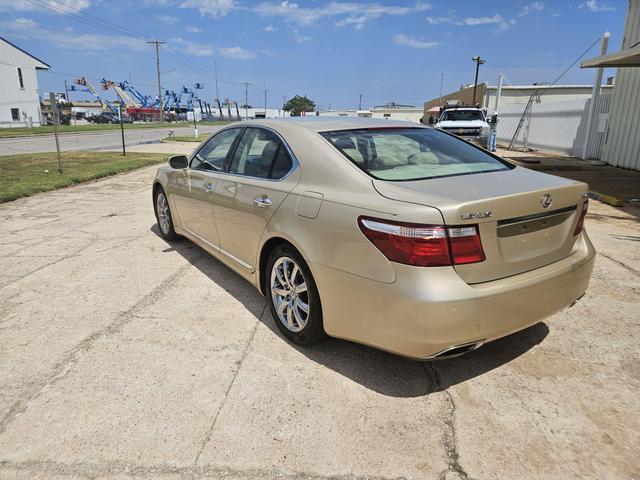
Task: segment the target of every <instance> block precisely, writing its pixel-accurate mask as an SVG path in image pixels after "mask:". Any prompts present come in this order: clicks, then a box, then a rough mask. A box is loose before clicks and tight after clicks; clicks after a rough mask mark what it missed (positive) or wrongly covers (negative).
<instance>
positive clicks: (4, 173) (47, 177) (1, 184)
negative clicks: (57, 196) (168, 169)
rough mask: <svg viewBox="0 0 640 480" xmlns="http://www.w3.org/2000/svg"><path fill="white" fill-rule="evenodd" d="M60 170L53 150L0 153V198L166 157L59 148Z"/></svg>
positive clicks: (152, 163) (63, 185) (15, 195)
mask: <svg viewBox="0 0 640 480" xmlns="http://www.w3.org/2000/svg"><path fill="white" fill-rule="evenodd" d="M62 159H63V161H64V173H63V174H60V173H58V157H57V156H56V154H55V153H27V154H21V155H6V156H0V202H8V201H10V200H15V199H16V198H20V197H27V196H29V195H33V194H35V193H38V192H46V191H49V190H55V189H56V188H62V187H66V186H68V185H73V184H75V183H82V182H87V181H89V180H94V179H96V178H102V177H107V176H109V175H115V174H117V173H121V172H126V171H129V170H134V169H136V168H141V167H146V166H148V165H154V164H158V163H162V162H164V161H166V159H167V155H165V154H162V153H130V154H128V155H127V156H126V157H123V156H122V154H121V153H119V152H63V153H62Z"/></svg>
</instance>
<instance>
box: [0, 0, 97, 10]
mask: <svg viewBox="0 0 640 480" xmlns="http://www.w3.org/2000/svg"><path fill="white" fill-rule="evenodd" d="M90 6H91V0H43V1H41V2H38V3H31V2H28V1H25V0H0V11H5V10H18V11H40V12H48V13H49V12H50V13H56V12H57V13H73V12H77V11H80V10H85V9H87V8H89V7H90Z"/></svg>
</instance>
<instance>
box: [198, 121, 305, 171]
mask: <svg viewBox="0 0 640 480" xmlns="http://www.w3.org/2000/svg"><path fill="white" fill-rule="evenodd" d="M232 128H239V129H241V130H242V132H241V135H244V132H245V131H246V130H247V128H258V129H262V130H267V131H269V132H272V133H274V134H275V135H276V136H277V137H278V138H279V139H280V141H281V142H282V145H284V147H285V149H286V150H287V153H288V154H289V157H290V158H291V168H290V169H289V171H288V172H287V173H286V174H285V175H283V176H282V177H280V178H264V177H254V176H251V175H243V174H240V173H231V172H227V171H222V170H221V171H215V172H212V171H209V173H215V174H219V175H227V176H229V177H237V178H251V179H254V180H264V181H266V182H282V181H284V180H286V179H287V178H289V176H290V175H291V174H292V173H293V172H294V171H295V170H296V169H297V168H298V167H299V166H300V162H299V161H298V158H297V157H296V156H295V154H294V153H293V150H291V147H290V146H289V144H288V143H287V142H286V141H285V139H284V137H283V136H282V135H280V133H278V132H277V131H276V130H274V129H273V128H270V127H265V126H262V125H247V126H245V125H242V126H238V125H234V126H229V127H226V128H223V129H221V130H218V131H217V132H215V133H213V134H212V135H211V136H210V137H209V138H207V140H205V141H204V142H203V143H202V145H201V146H200V148H198V150H196V151H195V152H194V153H193V154H192V155H191V157H190V158H189V170H191V159H192V158H193V157H195V156H196V155H197V154H198V152H199V151H200V150H201V149H202V148H203V147H204V145H205V144H206V143H207V142H208V141H209V140H210V139H211V138H213V137H214V136H216V135H218V134H219V133H222V132H224V131H225V130H231V129H232ZM234 154H235V150H234ZM225 168H226V165H225ZM195 171H197V172H199V171H201V170H195Z"/></svg>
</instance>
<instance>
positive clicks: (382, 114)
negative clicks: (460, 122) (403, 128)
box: [319, 103, 424, 123]
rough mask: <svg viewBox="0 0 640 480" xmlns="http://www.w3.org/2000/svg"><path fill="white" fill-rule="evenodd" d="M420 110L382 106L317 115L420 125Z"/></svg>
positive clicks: (404, 106)
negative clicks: (400, 121)
mask: <svg viewBox="0 0 640 480" xmlns="http://www.w3.org/2000/svg"><path fill="white" fill-rule="evenodd" d="M423 113H424V112H423V110H422V108H416V107H414V106H413V105H396V104H393V103H391V104H389V105H382V106H378V107H373V108H372V109H370V110H324V111H321V112H320V113H319V116H321V117H360V118H363V117H364V118H382V119H388V120H402V121H407V122H416V123H420V119H421V118H422V115H423Z"/></svg>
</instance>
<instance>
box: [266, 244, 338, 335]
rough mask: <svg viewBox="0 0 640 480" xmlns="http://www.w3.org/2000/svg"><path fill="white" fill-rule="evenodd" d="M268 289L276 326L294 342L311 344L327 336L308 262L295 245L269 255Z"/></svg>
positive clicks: (284, 247)
mask: <svg viewBox="0 0 640 480" xmlns="http://www.w3.org/2000/svg"><path fill="white" fill-rule="evenodd" d="M285 270H286V272H287V273H286V274H285V273H284V272H285ZM292 274H293V278H292V277H291V275H292ZM302 288H304V290H302ZM265 291H266V293H267V299H268V302H269V307H270V309H271V315H272V316H273V319H274V321H275V322H276V325H277V326H278V328H279V329H280V331H281V332H282V334H283V335H284V336H285V337H287V338H288V339H289V340H290V341H291V342H293V343H295V344H296V345H312V344H314V343H317V342H319V341H321V340H323V339H324V338H326V333H325V332H324V328H323V326H322V305H321V304H320V296H319V295H318V288H317V287H316V283H315V281H314V280H313V276H312V275H311V271H310V270H309V267H308V266H307V263H306V262H305V261H304V259H303V258H302V256H301V255H300V254H299V253H298V251H297V250H295V249H294V248H293V247H291V246H289V245H280V246H278V247H276V248H275V249H274V250H273V251H272V252H271V255H269V261H268V262H267V269H266V275H265ZM304 305H306V307H307V312H305V311H304Z"/></svg>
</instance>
